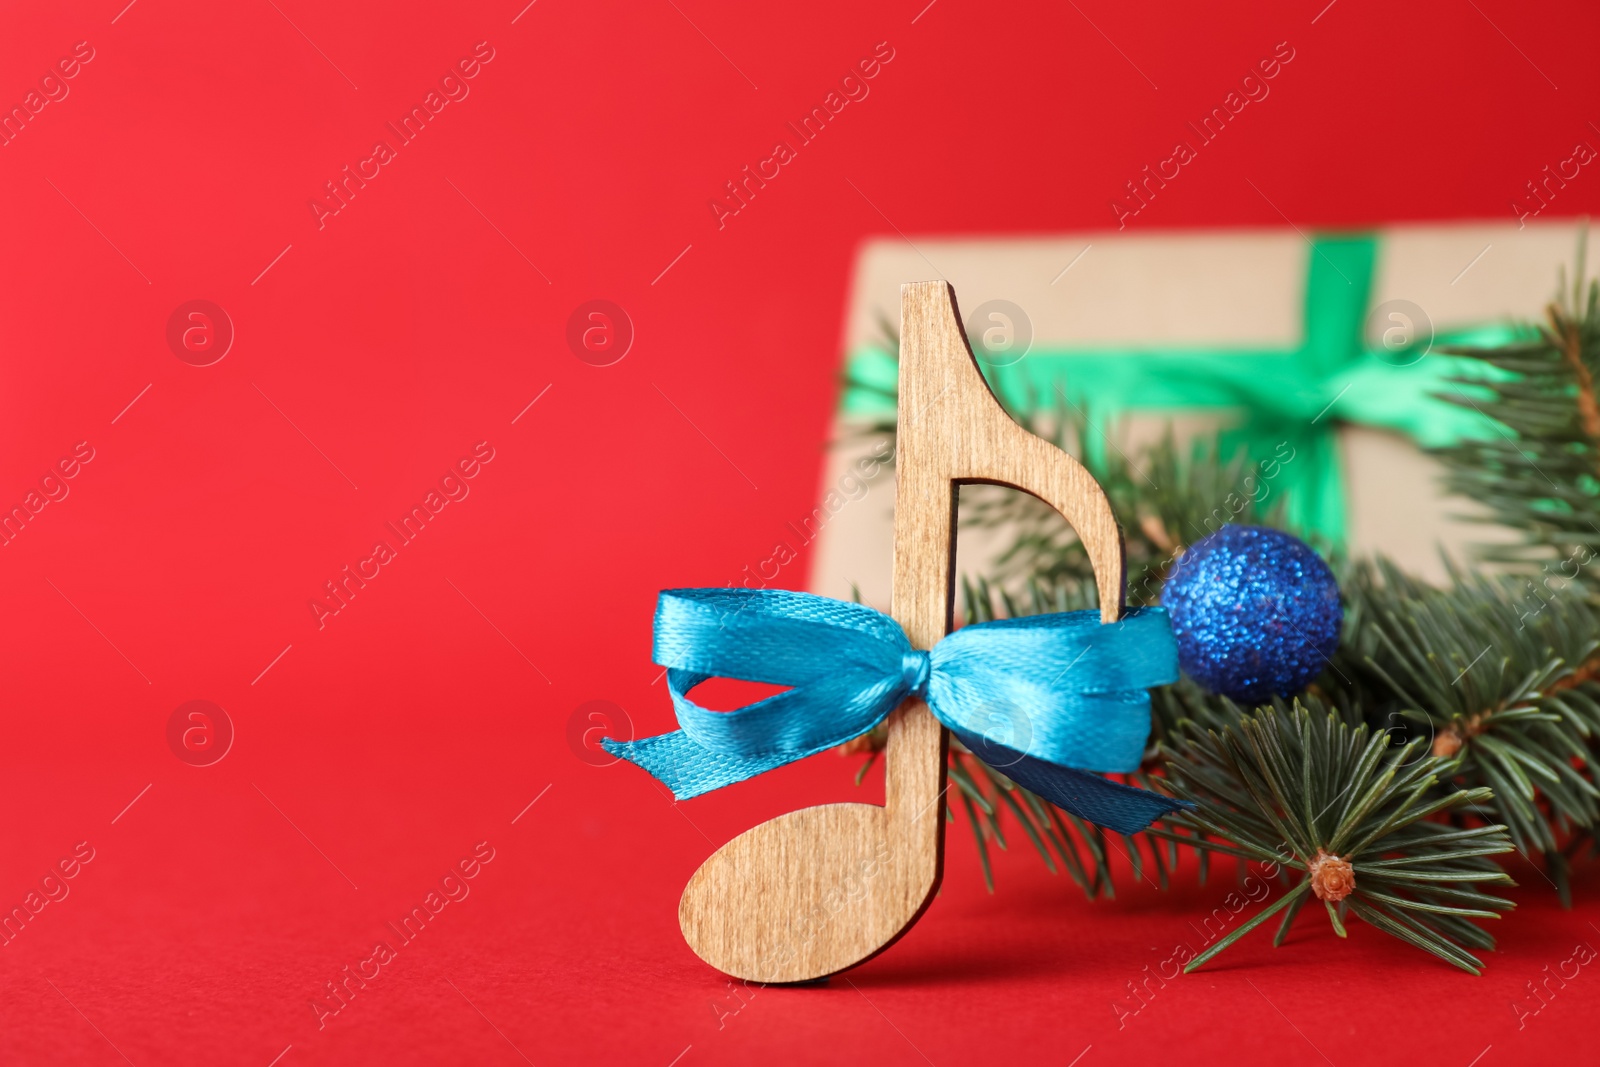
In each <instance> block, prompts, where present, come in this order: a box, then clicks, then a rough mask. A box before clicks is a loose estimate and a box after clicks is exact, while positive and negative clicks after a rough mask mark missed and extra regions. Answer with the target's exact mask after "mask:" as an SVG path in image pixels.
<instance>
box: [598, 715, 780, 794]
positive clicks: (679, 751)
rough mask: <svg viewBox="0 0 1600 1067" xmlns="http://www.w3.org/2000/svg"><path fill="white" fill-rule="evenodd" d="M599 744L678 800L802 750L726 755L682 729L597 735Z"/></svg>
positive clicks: (763, 769) (777, 764) (776, 763)
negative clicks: (616, 737) (632, 736)
mask: <svg viewBox="0 0 1600 1067" xmlns="http://www.w3.org/2000/svg"><path fill="white" fill-rule="evenodd" d="M600 746H601V747H602V748H604V749H605V750H606V751H607V752H609V753H611V754H612V755H613V756H616V757H618V758H619V759H625V760H627V761H628V762H629V763H632V764H634V765H635V766H638V767H641V768H643V769H644V770H645V771H647V772H648V773H649V774H650V775H651V776H652V777H654V778H655V779H656V780H657V781H659V782H661V783H662V784H663V785H665V786H666V787H667V788H668V789H670V790H672V795H673V797H674V798H675V799H678V800H688V799H689V798H691V797H697V796H700V795H701V794H703V793H709V792H711V791H712V790H713V789H721V788H722V787H723V786H728V785H733V784H735V783H736V782H742V781H744V780H745V779H747V778H754V777H755V776H756V775H758V774H765V773H767V772H768V771H770V770H774V769H776V768H778V767H782V766H783V765H784V764H786V763H793V762H794V761H795V760H797V759H800V758H801V757H802V756H806V755H809V753H806V752H793V753H787V752H786V753H778V754H776V755H770V756H730V755H722V754H719V753H716V752H713V751H711V750H710V749H708V748H705V747H703V746H702V745H699V744H697V743H696V742H695V741H694V740H693V739H692V738H691V737H689V735H688V734H686V733H684V732H683V731H682V730H674V731H673V732H672V733H670V734H657V735H656V736H655V737H642V738H640V739H639V740H637V741H613V740H612V739H611V738H609V737H605V738H601V740H600Z"/></svg>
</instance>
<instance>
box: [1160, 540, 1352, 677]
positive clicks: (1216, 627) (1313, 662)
mask: <svg viewBox="0 0 1600 1067" xmlns="http://www.w3.org/2000/svg"><path fill="white" fill-rule="evenodd" d="M1161 603H1162V606H1163V607H1165V608H1166V609H1167V611H1168V612H1169V613H1170V614H1171V617H1172V630H1173V633H1174V634H1175V635H1176V636H1177V639H1178V663H1179V665H1180V666H1181V667H1182V668H1183V672H1184V673H1185V674H1187V675H1188V676H1189V677H1191V678H1193V679H1194V680H1195V681H1196V682H1199V683H1200V684H1201V685H1202V686H1204V687H1205V688H1207V689H1209V690H1210V691H1211V692H1213V693H1221V694H1222V695H1224V696H1227V697H1229V698H1231V699H1233V700H1235V701H1238V702H1240V703H1261V702H1265V701H1267V700H1270V699H1271V698H1272V697H1274V696H1290V695H1292V694H1294V693H1298V692H1299V691H1300V690H1302V689H1304V688H1305V687H1306V686H1307V685H1308V684H1309V683H1310V682H1311V680H1312V679H1313V678H1315V677H1316V676H1317V675H1318V674H1320V673H1321V672H1322V669H1323V667H1325V666H1326V665H1327V663H1328V660H1329V658H1330V657H1331V656H1332V655H1333V653H1334V650H1335V649H1336V648H1338V646H1339V628H1340V626H1342V625H1343V623H1344V608H1343V606H1342V605H1341V604H1340V603H1339V583H1338V582H1337V581H1335V580H1334V577H1333V572H1332V571H1331V570H1329V569H1328V565H1327V564H1326V563H1324V562H1323V560H1322V557H1320V556H1318V555H1317V554H1316V552H1315V551H1313V550H1312V548H1311V546H1310V545H1308V544H1306V543H1305V542H1304V541H1302V540H1300V539H1299V538H1298V537H1295V536H1293V535H1291V534H1286V533H1284V532H1283V531H1282V530H1273V529H1269V528H1267V527H1265V526H1232V525H1229V526H1224V527H1222V529H1220V530H1218V531H1217V532H1216V533H1214V534H1211V535H1209V536H1207V537H1203V538H1201V539H1200V540H1199V541H1196V542H1195V543H1194V544H1193V545H1191V546H1189V548H1188V550H1187V551H1185V552H1184V553H1183V555H1181V556H1180V557H1178V560H1177V563H1176V564H1175V565H1174V567H1173V571H1172V574H1171V576H1170V577H1169V578H1168V579H1167V584H1166V587H1165V588H1164V589H1163V590H1162V593H1161Z"/></svg>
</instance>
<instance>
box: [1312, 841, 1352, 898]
mask: <svg viewBox="0 0 1600 1067" xmlns="http://www.w3.org/2000/svg"><path fill="white" fill-rule="evenodd" d="M1307 867H1308V869H1309V870H1310V872H1311V891H1312V892H1313V893H1315V894H1316V895H1317V899H1318V900H1331V901H1334V902H1336V903H1337V902H1338V901H1341V900H1343V899H1344V898H1345V897H1347V896H1349V895H1350V894H1351V893H1352V892H1353V891H1354V890H1355V887H1356V869H1355V868H1354V867H1352V866H1350V861H1349V860H1345V859H1340V858H1339V857H1338V856H1335V855H1333V854H1332V853H1330V852H1325V851H1323V850H1322V849H1320V848H1319V849H1317V858H1316V859H1314V860H1312V861H1311V862H1310V864H1308V865H1307Z"/></svg>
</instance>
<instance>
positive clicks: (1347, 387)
mask: <svg viewBox="0 0 1600 1067" xmlns="http://www.w3.org/2000/svg"><path fill="white" fill-rule="evenodd" d="M1377 249H1378V242H1377V239H1376V238H1374V237H1372V236H1365V235H1362V236H1341V237H1327V236H1322V237H1318V238H1317V239H1316V240H1314V241H1312V242H1311V248H1310V264H1309V267H1308V269H1307V271H1306V295H1305V311H1304V315H1305V319H1304V329H1303V340H1301V342H1300V343H1299V344H1298V345H1296V346H1294V347H1292V348H1286V349H1281V348H1270V347H1267V348H1263V347H1244V346H1229V347H1172V348H1149V347H1132V346H1127V347H1116V348H1097V349H1071V350H1060V351H1037V350H1035V351H1030V352H1028V353H1027V354H1026V355H1025V356H1024V357H1023V358H1022V359H1020V360H1019V361H1017V362H1016V363H1012V364H1009V365H1006V366H994V365H985V366H984V368H983V369H984V373H985V376H986V377H988V378H989V382H990V385H991V386H993V387H994V389H995V391H996V392H997V393H998V394H999V396H1000V398H1001V399H1002V401H1003V402H1004V403H1005V404H1006V406H1007V407H1008V408H1009V409H1010V410H1012V411H1015V412H1020V413H1027V412H1029V410H1030V407H1032V406H1033V405H1035V404H1036V403H1037V402H1038V398H1041V397H1043V398H1049V397H1052V396H1054V395H1055V394H1056V393H1057V392H1061V393H1062V394H1063V395H1065V396H1067V397H1068V399H1069V401H1070V400H1072V398H1073V397H1077V398H1080V399H1081V398H1087V403H1088V404H1089V405H1091V406H1092V407H1093V409H1094V411H1095V412H1096V413H1097V414H1099V415H1102V416H1104V415H1112V416H1114V415H1116V414H1118V413H1121V412H1125V411H1134V410H1147V411H1148V410H1162V411H1167V412H1173V411H1194V410H1217V411H1223V410H1234V411H1239V412H1240V413H1241V414H1242V418H1241V420H1240V421H1238V422H1236V423H1234V424H1232V425H1230V426H1229V427H1228V428H1227V429H1225V430H1224V431H1223V432H1222V434H1221V437H1220V441H1219V443H1220V445H1221V446H1222V450H1223V455H1225V456H1227V455H1233V454H1234V453H1235V452H1236V450H1237V449H1239V448H1240V446H1243V447H1244V449H1245V450H1246V452H1247V453H1248V455H1249V456H1250V457H1251V458H1252V459H1254V460H1257V461H1262V460H1266V459H1269V458H1272V457H1274V455H1276V457H1277V458H1278V459H1280V460H1281V459H1282V457H1283V455H1284V453H1283V452H1281V451H1278V450H1279V449H1280V447H1281V446H1283V445H1287V446H1289V447H1290V448H1292V449H1293V450H1294V451H1293V453H1292V455H1293V457H1294V458H1293V461H1292V462H1288V463H1283V464H1282V465H1281V467H1280V474H1279V475H1278V477H1277V480H1278V482H1279V485H1280V486H1281V487H1282V488H1283V489H1285V491H1286V494H1287V504H1286V507H1287V519H1288V521H1289V524H1290V525H1291V526H1293V527H1294V528H1296V529H1298V530H1301V531H1302V532H1305V533H1309V534H1314V535H1320V536H1321V537H1323V538H1326V539H1327V540H1329V541H1331V542H1333V543H1336V544H1338V543H1342V542H1343V540H1344V532H1345V496H1344V490H1343V478H1342V473H1341V463H1340V460H1339V442H1338V437H1337V433H1336V430H1337V423H1339V422H1351V423H1358V424H1361V425H1365V426H1378V427H1383V428H1385V429H1390V430H1398V431H1400V432H1401V433H1404V434H1407V435H1408V436H1410V437H1411V438H1413V439H1414V440H1416V441H1417V442H1418V443H1419V444H1421V445H1423V446H1425V447H1440V446H1444V445H1450V444H1454V443H1457V442H1459V441H1461V440H1464V439H1481V438H1485V437H1489V436H1492V435H1493V434H1494V433H1495V430H1494V429H1493V424H1492V423H1491V422H1490V420H1489V419H1488V417H1487V416H1484V415H1481V414H1480V413H1478V412H1477V411H1475V410H1473V409H1472V408H1471V407H1470V406H1468V407H1463V406H1461V405H1459V404H1452V403H1450V402H1448V401H1445V400H1442V399H1439V398H1438V396H1437V394H1439V393H1441V392H1444V391H1449V392H1452V393H1454V394H1456V395H1457V396H1462V395H1463V394H1462V393H1461V390H1460V387H1459V386H1457V385H1455V384H1454V383H1453V382H1451V381H1450V380H1449V379H1450V378H1452V377H1456V378H1460V377H1477V378H1483V377H1486V376H1487V375H1486V370H1485V368H1484V366H1483V364H1481V363H1479V362H1478V361H1476V360H1469V359H1465V358H1462V357H1456V356H1446V355H1439V354H1431V353H1430V352H1429V349H1430V347H1431V345H1432V344H1451V345H1475V346H1476V345H1498V344H1505V343H1507V342H1509V341H1511V340H1514V339H1515V338H1516V337H1517V336H1518V334H1517V332H1516V331H1515V330H1514V329H1513V328H1512V327H1510V326H1509V325H1505V326H1488V327H1478V328H1473V329H1468V330H1461V331H1455V332H1452V333H1451V334H1449V335H1448V336H1446V335H1444V334H1439V335H1436V336H1435V335H1431V331H1423V333H1424V336H1420V337H1415V338H1410V339H1409V341H1408V343H1407V344H1404V345H1398V346H1396V347H1394V348H1390V347H1381V348H1369V347H1368V346H1367V342H1366V337H1365V332H1366V331H1365V324H1366V318H1367V314H1368V303H1369V300H1370V297H1371V293H1372V272H1373V266H1374V263H1375V262H1376V259H1377ZM897 373H898V369H897V366H896V362H895V359H894V357H893V356H892V355H890V354H889V353H887V352H883V351H881V350H877V349H870V350H863V351H859V352H856V353H854V354H853V355H852V356H851V358H850V363H849V375H848V379H849V381H850V383H851V387H850V388H847V389H846V391H845V395H844V398H843V401H842V407H843V411H844V413H845V414H846V415H855V416H869V417H873V416H880V415H884V414H886V413H887V412H886V411H885V407H886V405H887V406H888V407H889V410H891V411H892V404H891V403H890V402H889V401H887V400H886V397H887V396H892V395H893V394H894V392H895V388H896V375H897ZM1084 447H1085V448H1086V449H1089V450H1090V456H1091V458H1093V457H1094V455H1095V452H1096V451H1098V447H1099V442H1098V441H1085V442H1084Z"/></svg>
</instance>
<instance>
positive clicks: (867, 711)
mask: <svg viewBox="0 0 1600 1067" xmlns="http://www.w3.org/2000/svg"><path fill="white" fill-rule="evenodd" d="M655 659H656V662H657V663H659V664H661V665H662V666H664V667H666V668H667V689H668V691H669V692H670V693H671V696H672V702H673V705H674V707H675V709H676V710H677V714H678V723H679V725H680V726H681V727H682V729H681V730H678V731H675V732H673V733H670V734H662V735H660V736H657V737H647V738H643V739H641V740H639V741H613V740H611V739H609V738H607V739H606V740H605V741H604V742H603V744H604V746H605V749H606V751H608V752H611V753H612V754H613V755H617V756H620V757H622V758H624V759H627V760H629V761H631V762H633V763H636V764H638V765H639V766H641V767H643V768H644V769H645V770H647V771H649V772H650V773H651V774H653V775H655V776H656V777H657V778H658V779H660V780H661V781H662V782H664V783H666V784H667V785H668V786H669V787H670V788H671V789H672V791H673V793H674V795H675V796H676V797H677V798H678V799H680V800H683V799H688V798H689V797H694V796H699V795H700V794H702V793H706V792H709V791H711V790H713V789H719V788H721V787H723V786H726V785H732V784H733V783H735V782H741V781H744V780H745V779H747V778H751V777H754V776H755V775H757V774H762V773H764V772H766V771H769V770H772V769H774V768H776V767H781V766H783V765H784V764H786V763H792V762H794V761H795V760H798V759H801V758H803V757H805V756H809V755H812V754H814V753H816V752H820V751H822V750H823V749H826V748H831V747H833V746H834V745H837V744H840V743H842V742H844V741H848V740H850V739H851V738H853V737H858V736H860V735H861V734H863V733H866V732H867V731H868V730H870V729H872V727H874V726H876V725H877V724H878V723H880V722H882V721H883V720H884V718H885V717H886V716H888V714H889V713H890V712H891V711H893V710H894V709H895V708H896V707H897V706H899V704H900V703H901V702H902V701H904V700H905V699H906V698H907V697H911V696H916V697H920V698H922V699H923V700H924V701H926V702H927V705H928V708H929V710H930V711H931V712H932V713H933V715H934V717H935V718H937V719H938V720H939V721H940V722H941V723H943V724H944V725H945V726H947V727H949V728H950V729H951V730H953V731H955V732H956V735H957V736H958V737H960V738H961V739H962V741H963V743H965V744H966V745H967V747H968V748H970V749H972V750H973V751H974V752H975V753H976V754H978V755H979V757H980V758H982V759H984V760H986V761H988V762H989V763H991V764H992V765H993V766H995V767H996V768H997V769H999V770H1001V771H1002V772H1003V773H1005V774H1006V775H1008V776H1009V777H1011V778H1012V779H1013V780H1015V781H1017V782H1019V783H1021V784H1022V785H1025V786H1027V787H1028V788H1029V789H1032V790H1033V791H1034V792H1036V793H1039V794H1040V795H1042V796H1044V797H1046V798H1047V799H1049V800H1051V801H1053V802H1055V803H1057V804H1059V805H1060V806H1062V807H1064V808H1066V809H1067V810H1069V811H1072V812H1074V813H1075V814H1078V815H1080V816H1082V817H1084V818H1086V819H1089V820H1091V821H1093V822H1097V823H1100V824H1101V825H1103V826H1108V827H1110V828H1112V829H1115V830H1120V831H1122V832H1124V833H1132V832H1134V831H1135V830H1140V829H1143V828H1144V827H1145V826H1147V825H1148V824H1149V823H1150V821H1151V820H1152V819H1155V818H1158V817H1159V816H1160V815H1162V814H1163V813H1165V812H1168V811H1172V810H1175V809H1177V808H1178V807H1181V806H1183V805H1182V803H1181V802H1179V801H1173V800H1169V799H1168V798H1166V797H1162V796H1159V795H1157V794H1155V793H1150V792H1146V791H1145V790H1140V789H1131V788H1129V787H1127V786H1123V785H1119V784H1117V783H1115V782H1109V781H1106V780H1105V779H1102V778H1099V777H1097V776H1096V775H1094V774H1091V773H1086V772H1094V771H1133V770H1137V769H1138V767H1139V762H1140V759H1141V758H1142V756H1143V753H1144V745H1145V742H1146V740H1147V739H1148V737H1149V732H1150V694H1149V693H1148V692H1147V689H1148V687H1150V686H1153V685H1161V684H1165V683H1167V682H1172V681H1175V680H1176V679H1177V676H1178V670H1177V647H1176V644H1175V642H1174V640H1173V637H1172V629H1171V626H1170V624H1169V623H1168V621H1167V616H1166V612H1165V611H1162V610H1161V609H1159V608H1153V609H1152V608H1146V609H1141V610H1137V611H1132V612H1130V613H1129V614H1128V615H1127V616H1126V617H1125V618H1123V619H1122V620H1121V621H1120V622H1115V623H1111V624H1108V625H1103V624H1101V623H1100V621H1099V613H1098V612H1093V611H1077V612H1065V613H1059V614H1052V615H1035V616H1030V617H1027V618H1022V619H1003V620H997V621H994V622H987V623H978V624H975V625H972V626H967V627H964V628H962V629H960V630H957V631H956V632H955V633H953V634H950V635H949V636H947V637H946V638H945V639H944V640H942V641H940V642H939V643H938V644H937V645H936V646H935V647H934V648H933V650H932V651H931V652H928V651H922V650H919V649H914V648H912V647H911V643H910V642H909V641H908V640H907V639H906V636H905V633H904V631H902V630H901V629H900V626H899V624H898V623H896V622H895V621H894V620H893V619H891V618H889V617H888V616H887V615H884V614H882V613H881V612H878V611H874V610H873V609H872V608H868V607H865V606H864V605H860V604H847V603H845V602H843V601H838V600H829V599H827V598H825V597H819V596H812V595H811V594H808V593H793V592H787V591H782V590H766V589H757V590H749V589H673V590H667V591H665V592H663V593H662V594H661V599H660V601H659V603H658V605H657V608H656V630H655ZM717 676H723V677H730V678H738V679H741V680H745V681H756V682H766V683H770V684H777V685H786V686H790V687H791V688H790V689H788V690H787V691H786V692H782V693H779V694H777V695H775V696H771V697H767V698H766V699H764V700H758V701H755V702H754V703H751V704H747V705H745V706H744V707H742V708H738V709H736V710H734V711H728V712H718V711H712V710H710V709H708V708H704V707H701V706H700V705H698V704H696V703H695V702H694V701H693V700H691V699H689V692H690V691H691V690H693V689H694V687H695V686H697V685H699V684H700V683H702V682H704V681H706V680H707V679H709V678H712V677H717Z"/></svg>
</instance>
